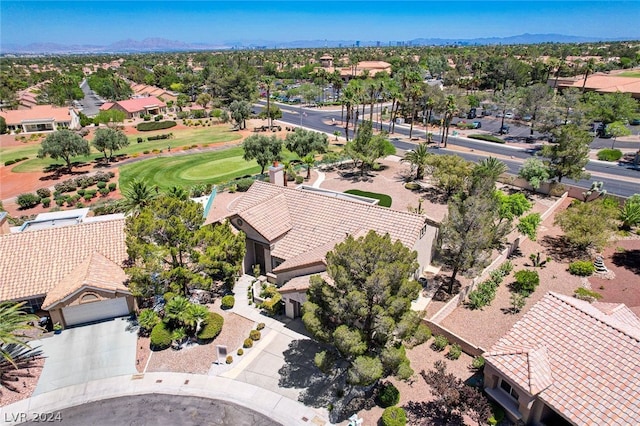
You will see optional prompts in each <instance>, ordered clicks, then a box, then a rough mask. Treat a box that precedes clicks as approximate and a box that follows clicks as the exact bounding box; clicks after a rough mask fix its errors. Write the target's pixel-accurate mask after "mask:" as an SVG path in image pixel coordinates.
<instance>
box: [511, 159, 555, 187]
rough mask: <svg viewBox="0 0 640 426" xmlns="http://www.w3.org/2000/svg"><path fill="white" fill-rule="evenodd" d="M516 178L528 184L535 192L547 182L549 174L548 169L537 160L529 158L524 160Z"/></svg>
mask: <svg viewBox="0 0 640 426" xmlns="http://www.w3.org/2000/svg"><path fill="white" fill-rule="evenodd" d="M518 176H520V177H521V178H523V179H525V180H526V181H527V182H529V185H531V186H532V187H533V189H535V190H537V189H539V188H540V185H542V184H543V183H544V182H546V181H547V180H549V178H550V177H551V174H550V173H549V167H547V165H546V164H544V162H543V161H542V160H540V159H539V158H529V159H527V160H525V162H524V164H523V165H522V168H521V169H520V171H518Z"/></svg>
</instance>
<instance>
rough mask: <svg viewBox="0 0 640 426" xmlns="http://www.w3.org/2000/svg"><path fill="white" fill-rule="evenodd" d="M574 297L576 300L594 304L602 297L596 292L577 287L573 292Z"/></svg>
mask: <svg viewBox="0 0 640 426" xmlns="http://www.w3.org/2000/svg"><path fill="white" fill-rule="evenodd" d="M574 295H575V297H576V299H581V300H587V301H589V302H595V301H596V300H599V299H602V295H601V294H600V293H598V292H597V291H593V290H588V289H586V288H584V287H578V288H577V289H576V290H575V291H574Z"/></svg>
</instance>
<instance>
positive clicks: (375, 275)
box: [302, 231, 426, 386]
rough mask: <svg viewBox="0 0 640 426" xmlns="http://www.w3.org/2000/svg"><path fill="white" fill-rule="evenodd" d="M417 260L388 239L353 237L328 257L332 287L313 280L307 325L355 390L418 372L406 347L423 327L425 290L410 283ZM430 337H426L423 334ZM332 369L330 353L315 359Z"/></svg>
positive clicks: (306, 307)
mask: <svg viewBox="0 0 640 426" xmlns="http://www.w3.org/2000/svg"><path fill="white" fill-rule="evenodd" d="M416 257H417V254H416V252H415V251H411V250H409V249H408V248H407V247H405V246H404V245H403V244H402V243H401V242H399V241H397V242H395V243H394V242H392V241H391V238H390V237H389V235H384V236H380V235H378V234H376V233H375V232H374V231H370V232H369V233H368V234H367V235H366V236H365V237H360V238H358V239H357V240H356V239H354V238H353V237H352V236H348V237H347V239H346V240H345V241H344V242H343V243H340V244H338V245H336V246H335V248H334V250H333V251H331V252H329V253H328V254H327V273H328V274H329V277H331V280H332V283H331V284H329V283H327V282H326V281H324V280H323V279H322V278H320V276H318V275H315V276H313V277H311V287H310V288H309V290H308V291H307V302H305V304H304V315H303V317H302V321H303V323H304V325H305V327H306V328H307V330H308V331H309V332H310V333H311V334H313V335H314V336H315V337H316V338H317V339H319V340H321V341H322V342H325V343H328V344H330V345H332V346H334V347H335V349H336V352H337V354H338V355H339V357H340V358H342V359H343V360H344V361H345V362H346V363H347V365H348V369H347V380H348V382H349V383H350V384H353V385H358V386H367V385H371V384H374V383H375V382H377V381H378V380H380V379H382V378H384V377H387V376H397V377H399V378H401V379H406V378H408V377H409V376H411V374H412V373H413V371H412V370H411V368H410V365H409V359H408V358H407V357H406V354H405V350H404V346H403V343H404V342H409V341H411V340H412V339H413V338H414V337H415V335H416V334H418V333H417V331H418V330H419V329H420V328H421V327H425V326H424V325H422V324H421V321H420V317H419V315H418V314H417V313H416V312H415V311H412V310H411V300H413V299H414V298H415V297H417V296H418V293H419V292H420V284H418V283H417V282H416V281H413V280H411V279H410V276H411V274H412V273H413V272H414V271H415V270H416V268H417V263H416ZM421 335H424V336H426V333H421ZM316 359H317V360H322V364H323V368H325V369H327V368H328V366H327V365H326V364H327V362H326V360H328V359H330V357H328V356H327V354H326V353H325V354H324V355H321V356H318V357H316Z"/></svg>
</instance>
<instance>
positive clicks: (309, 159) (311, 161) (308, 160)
mask: <svg viewBox="0 0 640 426" xmlns="http://www.w3.org/2000/svg"><path fill="white" fill-rule="evenodd" d="M302 162H303V163H304V165H305V166H307V180H309V179H310V178H311V168H312V167H313V165H314V164H315V163H316V159H315V158H314V157H313V154H309V155H307V156H305V157H304V158H303V159H302Z"/></svg>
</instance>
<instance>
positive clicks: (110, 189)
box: [109, 182, 117, 192]
mask: <svg viewBox="0 0 640 426" xmlns="http://www.w3.org/2000/svg"><path fill="white" fill-rule="evenodd" d="M116 187H117V184H116V183H115V182H111V183H110V184H109V191H111V192H113V191H115V190H116Z"/></svg>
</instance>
